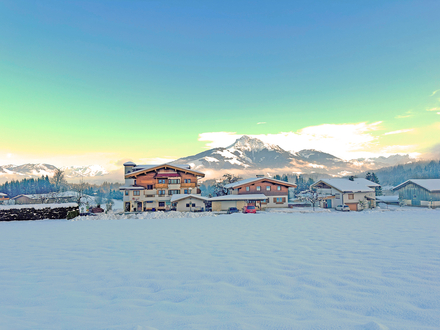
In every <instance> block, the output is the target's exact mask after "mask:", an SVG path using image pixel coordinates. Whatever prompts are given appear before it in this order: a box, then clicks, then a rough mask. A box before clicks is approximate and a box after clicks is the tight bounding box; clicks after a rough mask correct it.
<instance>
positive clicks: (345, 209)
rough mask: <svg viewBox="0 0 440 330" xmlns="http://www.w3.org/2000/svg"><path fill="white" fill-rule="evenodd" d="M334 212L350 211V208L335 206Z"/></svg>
mask: <svg viewBox="0 0 440 330" xmlns="http://www.w3.org/2000/svg"><path fill="white" fill-rule="evenodd" d="M336 211H344V212H345V211H347V212H348V211H350V208H349V207H348V205H345V204H344V205H338V206H336Z"/></svg>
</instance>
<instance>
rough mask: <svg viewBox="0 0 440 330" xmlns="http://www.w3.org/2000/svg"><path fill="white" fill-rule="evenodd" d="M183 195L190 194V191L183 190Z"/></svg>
mask: <svg viewBox="0 0 440 330" xmlns="http://www.w3.org/2000/svg"><path fill="white" fill-rule="evenodd" d="M183 193H184V194H191V189H185V190H184V191H183Z"/></svg>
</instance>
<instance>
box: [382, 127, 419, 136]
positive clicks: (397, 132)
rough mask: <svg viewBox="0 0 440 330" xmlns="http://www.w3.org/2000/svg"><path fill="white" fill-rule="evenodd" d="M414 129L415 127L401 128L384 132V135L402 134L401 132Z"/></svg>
mask: <svg viewBox="0 0 440 330" xmlns="http://www.w3.org/2000/svg"><path fill="white" fill-rule="evenodd" d="M412 131H414V128H408V129H399V130H398V131H392V132H388V133H384V134H383V135H391V134H400V133H407V132H412Z"/></svg>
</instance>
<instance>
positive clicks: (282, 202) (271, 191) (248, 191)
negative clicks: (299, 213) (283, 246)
mask: <svg viewBox="0 0 440 330" xmlns="http://www.w3.org/2000/svg"><path fill="white" fill-rule="evenodd" d="M295 187H296V185H295V184H292V183H289V182H285V181H280V180H275V179H271V178H266V177H262V176H257V177H256V178H251V179H245V180H241V181H237V182H234V183H230V184H228V185H226V186H225V188H226V189H228V193H229V194H230V195H264V196H266V199H265V200H264V201H261V203H260V204H261V205H260V206H259V205H257V204H254V203H252V202H250V204H249V205H255V206H257V208H260V209H265V208H272V207H288V199H289V188H295ZM213 209H214V206H213Z"/></svg>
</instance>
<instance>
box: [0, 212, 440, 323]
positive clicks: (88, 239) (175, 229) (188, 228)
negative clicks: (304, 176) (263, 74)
mask: <svg viewBox="0 0 440 330" xmlns="http://www.w3.org/2000/svg"><path fill="white" fill-rule="evenodd" d="M82 220H84V221H64V220H47V221H17V222H0V249H1V254H0V329H136V330H140V329H354V330H366V329H368V330H375V329H411V330H412V329H439V328H440V210H423V209H410V210H405V211H388V212H360V213H355V212H350V213H337V212H330V213H327V212H325V213H312V212H308V213H301V212H292V213H276V212H262V213H260V214H257V215H251V214H249V215H244V214H233V215H221V216H215V217H199V218H165V219H125V220H121V219H120V220H106V221H104V220H95V221H88V220H87V219H82Z"/></svg>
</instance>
